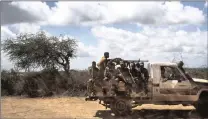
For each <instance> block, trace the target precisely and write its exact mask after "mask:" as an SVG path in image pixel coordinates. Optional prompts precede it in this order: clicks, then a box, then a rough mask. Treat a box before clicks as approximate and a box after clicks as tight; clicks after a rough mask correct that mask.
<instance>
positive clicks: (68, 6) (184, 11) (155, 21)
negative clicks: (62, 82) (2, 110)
mask: <svg viewBox="0 0 208 119" xmlns="http://www.w3.org/2000/svg"><path fill="white" fill-rule="evenodd" d="M2 4H3V5H2V6H3V7H2V11H1V41H2V42H3V41H4V40H6V39H7V38H11V37H15V36H16V34H19V33H36V32H38V31H45V32H46V33H47V34H48V35H52V36H59V35H60V34H62V35H66V36H69V37H73V38H75V39H77V40H78V52H77V57H76V58H74V59H72V61H71V68H73V69H86V68H88V66H90V64H91V62H92V61H96V62H98V61H99V59H100V58H101V56H102V55H103V53H104V52H109V53H110V57H111V58H116V57H121V58H124V59H135V60H136V59H139V58H140V59H148V60H149V61H150V62H170V61H172V60H173V59H175V60H177V61H178V60H183V61H184V63H185V66H187V67H205V66H206V67H207V34H208V29H207V8H208V7H207V6H208V5H207V2H205V1H204V2H177V1H171V2H162V1H161V2H150V1H148V2H144V1H141V2H135V1H132V2H127V1H123V2H122V1H118V2H116V1H114V2H109V1H102V2H101V1H99V2H98V1H91V2H90V1H89V2H81V1H79V2H75V1H57V2H51V1H50V2H40V1H31V2H30V1H28V2H24V1H21V2H2ZM1 66H2V69H10V68H13V62H11V61H10V60H9V58H8V56H7V55H6V54H5V53H4V52H3V51H1Z"/></svg>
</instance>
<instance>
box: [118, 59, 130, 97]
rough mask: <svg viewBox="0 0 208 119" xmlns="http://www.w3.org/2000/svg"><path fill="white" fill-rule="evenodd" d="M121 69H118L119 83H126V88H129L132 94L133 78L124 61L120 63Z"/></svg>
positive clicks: (128, 90)
mask: <svg viewBox="0 0 208 119" xmlns="http://www.w3.org/2000/svg"><path fill="white" fill-rule="evenodd" d="M120 65H121V67H120V68H119V69H118V70H119V73H120V74H119V75H118V76H119V79H120V80H118V82H119V81H123V82H124V83H125V86H126V88H127V92H128V93H130V92H131V87H132V84H133V82H132V77H131V74H130V71H129V69H128V68H127V67H126V65H125V64H124V62H123V61H121V62H120Z"/></svg>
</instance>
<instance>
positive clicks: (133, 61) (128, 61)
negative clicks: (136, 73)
mask: <svg viewBox="0 0 208 119" xmlns="http://www.w3.org/2000/svg"><path fill="white" fill-rule="evenodd" d="M124 61H128V62H149V60H124Z"/></svg>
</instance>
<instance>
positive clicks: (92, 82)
mask: <svg viewBox="0 0 208 119" xmlns="http://www.w3.org/2000/svg"><path fill="white" fill-rule="evenodd" d="M89 73H90V76H91V79H89V81H88V88H87V89H88V93H90V95H91V96H94V95H96V92H95V89H94V86H95V83H96V82H95V81H96V80H98V78H99V69H98V68H97V67H96V62H95V61H93V62H92V67H91V68H90V69H89Z"/></svg>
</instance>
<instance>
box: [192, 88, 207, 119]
mask: <svg viewBox="0 0 208 119" xmlns="http://www.w3.org/2000/svg"><path fill="white" fill-rule="evenodd" d="M194 107H195V108H196V111H197V113H199V115H200V116H202V117H203V118H207V117H208V113H207V109H208V92H206V93H204V94H202V95H201V96H200V97H199V100H198V101H197V103H196V104H195V105H194Z"/></svg>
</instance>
